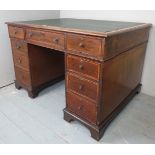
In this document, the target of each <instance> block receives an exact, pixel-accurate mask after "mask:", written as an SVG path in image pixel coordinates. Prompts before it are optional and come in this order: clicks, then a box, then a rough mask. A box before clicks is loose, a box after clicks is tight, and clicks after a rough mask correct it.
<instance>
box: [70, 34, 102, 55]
mask: <svg viewBox="0 0 155 155" xmlns="http://www.w3.org/2000/svg"><path fill="white" fill-rule="evenodd" d="M67 50H68V51H73V52H79V53H83V54H86V55H90V56H95V57H101V56H102V41H101V39H99V38H96V37H86V36H85V37H84V36H83V35H73V34H68V35H67Z"/></svg>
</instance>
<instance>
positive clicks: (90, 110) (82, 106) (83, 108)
mask: <svg viewBox="0 0 155 155" xmlns="http://www.w3.org/2000/svg"><path fill="white" fill-rule="evenodd" d="M67 108H68V110H70V111H71V112H73V113H75V114H76V115H78V116H79V117H81V118H83V119H85V120H87V121H89V122H90V123H93V124H96V120H97V108H96V105H95V104H93V103H92V102H90V101H88V100H86V99H84V98H82V97H80V96H78V95H75V94H73V93H71V92H67Z"/></svg>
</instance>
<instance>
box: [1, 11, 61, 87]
mask: <svg viewBox="0 0 155 155" xmlns="http://www.w3.org/2000/svg"><path fill="white" fill-rule="evenodd" d="M59 13H60V11H0V87H2V86H5V85H7V84H9V83H12V82H14V79H15V78H14V69H13V60H12V52H11V46H10V40H9V36H8V30H7V25H6V24H5V22H7V21H22V20H35V19H47V18H59V15H60V14H59Z"/></svg>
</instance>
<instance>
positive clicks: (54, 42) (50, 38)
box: [26, 29, 64, 50]
mask: <svg viewBox="0 0 155 155" xmlns="http://www.w3.org/2000/svg"><path fill="white" fill-rule="evenodd" d="M26 39H27V40H28V41H29V42H32V43H34V44H37V45H41V46H45V47H46V46H47V47H51V48H54V49H59V50H64V34H63V33H56V32H44V31H39V30H31V29H27V30H26Z"/></svg>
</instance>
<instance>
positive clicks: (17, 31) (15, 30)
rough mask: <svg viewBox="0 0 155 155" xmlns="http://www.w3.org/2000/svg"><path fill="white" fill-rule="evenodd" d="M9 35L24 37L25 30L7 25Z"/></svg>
mask: <svg viewBox="0 0 155 155" xmlns="http://www.w3.org/2000/svg"><path fill="white" fill-rule="evenodd" d="M8 29H9V35H10V37H11V38H19V39H24V36H25V31H24V29H23V28H20V27H15V26H9V27H8Z"/></svg>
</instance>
